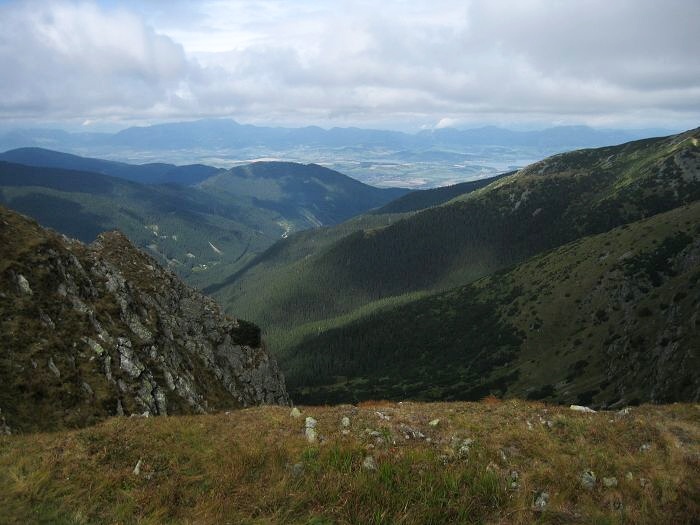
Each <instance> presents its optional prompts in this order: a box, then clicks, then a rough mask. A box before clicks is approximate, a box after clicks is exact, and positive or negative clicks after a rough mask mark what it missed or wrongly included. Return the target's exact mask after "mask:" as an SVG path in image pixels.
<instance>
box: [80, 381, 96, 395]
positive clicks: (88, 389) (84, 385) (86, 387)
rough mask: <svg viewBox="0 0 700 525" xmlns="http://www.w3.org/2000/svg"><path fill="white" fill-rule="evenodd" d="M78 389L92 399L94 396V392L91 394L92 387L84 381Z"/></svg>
mask: <svg viewBox="0 0 700 525" xmlns="http://www.w3.org/2000/svg"><path fill="white" fill-rule="evenodd" d="M80 387H81V388H82V389H83V391H84V392H85V393H86V394H87V395H88V396H90V397H92V396H93V395H95V392H93V390H92V387H91V386H90V385H88V384H87V383H86V382H85V381H83V383H82V384H81V385H80Z"/></svg>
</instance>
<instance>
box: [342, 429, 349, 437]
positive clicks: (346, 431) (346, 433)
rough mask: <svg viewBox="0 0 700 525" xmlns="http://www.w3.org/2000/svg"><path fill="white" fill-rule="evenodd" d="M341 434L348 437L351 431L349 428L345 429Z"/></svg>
mask: <svg viewBox="0 0 700 525" xmlns="http://www.w3.org/2000/svg"><path fill="white" fill-rule="evenodd" d="M340 433H341V434H343V435H344V436H347V435H348V434H350V431H349V430H348V429H347V428H344V429H343V430H341V431H340Z"/></svg>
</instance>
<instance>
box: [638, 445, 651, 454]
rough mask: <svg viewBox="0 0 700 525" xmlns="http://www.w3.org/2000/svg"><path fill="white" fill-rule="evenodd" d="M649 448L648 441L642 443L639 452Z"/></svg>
mask: <svg viewBox="0 0 700 525" xmlns="http://www.w3.org/2000/svg"><path fill="white" fill-rule="evenodd" d="M650 450H651V445H650V444H649V443H644V444H643V445H642V446H641V447H639V451H640V452H649V451H650Z"/></svg>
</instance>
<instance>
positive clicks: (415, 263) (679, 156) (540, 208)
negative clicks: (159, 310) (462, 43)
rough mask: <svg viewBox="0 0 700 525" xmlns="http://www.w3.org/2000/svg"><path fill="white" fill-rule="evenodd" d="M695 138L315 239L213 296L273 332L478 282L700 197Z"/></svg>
mask: <svg viewBox="0 0 700 525" xmlns="http://www.w3.org/2000/svg"><path fill="white" fill-rule="evenodd" d="M699 135H700V131H698V130H694V131H691V132H687V133H685V134H682V135H678V136H674V137H669V138H663V139H650V140H645V141H638V142H633V143H629V144H625V145H622V146H615V147H609V148H599V149H593V150H582V151H578V152H572V153H568V154H562V155H557V156H555V157H552V158H550V159H547V160H545V161H542V162H540V163H536V164H534V165H533V166H531V167H529V168H527V169H525V170H523V171H521V172H519V173H518V174H517V175H514V176H511V177H506V178H503V179H501V180H498V181H496V182H495V183H493V184H491V185H489V186H487V187H486V188H482V189H479V190H477V191H475V192H472V193H469V194H467V195H465V196H461V197H458V198H457V199H455V200H453V201H450V202H448V203H446V204H444V205H441V206H436V207H433V208H430V209H427V210H424V211H422V212H419V213H415V214H412V215H410V216H407V217H405V218H403V219H402V220H398V221H394V222H392V223H391V224H390V225H389V226H387V227H385V228H378V229H368V230H360V231H355V232H353V233H351V234H349V235H347V236H345V237H343V238H341V239H339V240H337V241H335V242H333V243H332V244H330V245H329V244H322V245H321V247H320V249H315V250H313V251H311V252H310V253H308V254H307V255H308V256H307V257H305V258H304V259H303V260H298V261H295V262H293V263H292V264H290V265H287V266H285V265H284V263H283V264H280V265H278V266H277V267H276V268H275V270H274V272H273V273H267V274H266V275H268V276H269V280H267V281H263V280H262V279H261V277H260V276H261V275H262V274H263V272H259V271H257V270H256V268H255V266H252V267H250V268H249V269H248V270H247V271H246V272H244V273H242V274H240V275H237V276H236V280H235V281H234V282H232V283H228V284H227V286H226V287H224V288H222V289H220V290H218V291H217V298H218V299H219V300H221V301H222V302H223V303H224V305H225V306H226V307H227V308H231V309H235V310H236V311H239V312H243V313H244V315H245V316H247V317H248V318H251V319H252V320H254V321H256V322H257V323H258V324H260V325H261V326H263V328H264V329H266V330H268V331H280V330H282V329H288V328H290V327H293V326H298V325H299V324H303V323H306V322H310V321H317V320H321V319H327V318H332V317H335V316H338V315H342V314H345V313H347V312H350V311H352V310H354V309H356V308H359V307H361V306H362V305H364V304H367V303H369V302H372V301H374V300H377V299H381V298H386V297H391V296H395V295H401V294H405V293H410V292H415V291H423V290H439V289H447V288H450V287H453V286H456V285H459V284H464V283H467V282H471V281H474V280H476V279H478V278H480V277H483V276H485V275H488V274H489V273H491V272H493V271H495V270H497V269H500V268H503V267H507V266H509V265H512V264H515V263H517V262H519V261H522V260H524V259H526V258H527V257H529V256H532V255H535V254H536V253H538V252H541V251H544V250H547V249H551V248H553V247H556V246H560V245H563V244H565V243H567V242H571V241H573V240H575V239H577V238H580V237H582V236H584V235H590V234H595V233H600V232H604V231H607V230H609V229H611V228H613V227H615V226H619V225H621V224H625V223H628V222H633V221H635V220H639V219H642V218H644V217H648V216H650V215H653V214H655V213H660V212H663V211H666V210H669V209H672V208H674V207H676V206H679V205H682V204H684V203H687V202H692V201H694V200H696V199H698V198H700V180H699V179H698V167H697V164H698V159H699V158H700V147H699V146H698V136H699ZM262 297H264V298H265V300H264V301H263V300H261V298H262Z"/></svg>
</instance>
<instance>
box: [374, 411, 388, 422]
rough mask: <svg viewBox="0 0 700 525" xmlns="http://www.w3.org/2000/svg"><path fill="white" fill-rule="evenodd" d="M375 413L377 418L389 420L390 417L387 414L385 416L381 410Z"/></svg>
mask: <svg viewBox="0 0 700 525" xmlns="http://www.w3.org/2000/svg"><path fill="white" fill-rule="evenodd" d="M375 414H377V417H378V418H379V419H383V420H384V421H389V420H390V419H391V418H390V417H389V416H387V415H386V414H384V413H383V412H375Z"/></svg>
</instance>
